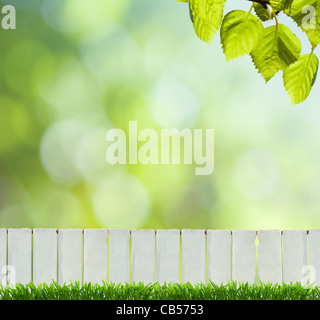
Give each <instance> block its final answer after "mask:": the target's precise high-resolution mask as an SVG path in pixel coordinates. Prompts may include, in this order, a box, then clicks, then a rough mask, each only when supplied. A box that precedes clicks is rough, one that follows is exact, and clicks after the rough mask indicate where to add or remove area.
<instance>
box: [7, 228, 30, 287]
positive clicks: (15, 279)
mask: <svg viewBox="0 0 320 320" xmlns="http://www.w3.org/2000/svg"><path fill="white" fill-rule="evenodd" d="M31 243H32V231H31V229H26V228H22V229H8V268H10V269H9V271H8V272H9V273H8V282H9V284H10V285H13V284H15V283H21V284H27V283H29V282H31V281H32V270H31V266H32V256H31Z"/></svg>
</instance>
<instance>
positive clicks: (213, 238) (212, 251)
mask: <svg viewBox="0 0 320 320" xmlns="http://www.w3.org/2000/svg"><path fill="white" fill-rule="evenodd" d="M207 279H208V281H209V280H211V281H212V282H214V283H215V284H218V285H220V284H222V283H224V284H225V283H227V282H228V281H229V282H230V281H231V231H230V230H208V231H207Z"/></svg>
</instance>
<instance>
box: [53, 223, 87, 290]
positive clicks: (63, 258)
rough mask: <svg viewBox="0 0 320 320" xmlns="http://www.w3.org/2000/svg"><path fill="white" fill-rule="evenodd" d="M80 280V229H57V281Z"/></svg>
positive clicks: (60, 282)
mask: <svg viewBox="0 0 320 320" xmlns="http://www.w3.org/2000/svg"><path fill="white" fill-rule="evenodd" d="M74 281H80V283H81V281H82V230H81V229H59V231H58V283H59V284H61V285H62V284H64V283H67V284H68V283H70V282H74Z"/></svg>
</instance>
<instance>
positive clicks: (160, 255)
mask: <svg viewBox="0 0 320 320" xmlns="http://www.w3.org/2000/svg"><path fill="white" fill-rule="evenodd" d="M156 261H157V268H156V279H157V281H158V282H159V283H160V284H161V285H162V284H164V282H166V283H169V282H172V283H179V282H180V230H176V229H171V230H157V233H156Z"/></svg>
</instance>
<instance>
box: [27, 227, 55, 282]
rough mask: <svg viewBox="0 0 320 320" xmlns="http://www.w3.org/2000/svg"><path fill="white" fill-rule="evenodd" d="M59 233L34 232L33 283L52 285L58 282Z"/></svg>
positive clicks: (38, 230) (49, 231)
mask: <svg viewBox="0 0 320 320" xmlns="http://www.w3.org/2000/svg"><path fill="white" fill-rule="evenodd" d="M57 240H58V239H57V231H56V229H34V230H33V282H34V283H35V284H38V283H47V284H50V283H51V282H52V280H54V281H57V259H58V253H57V244H58V243H57Z"/></svg>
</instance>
